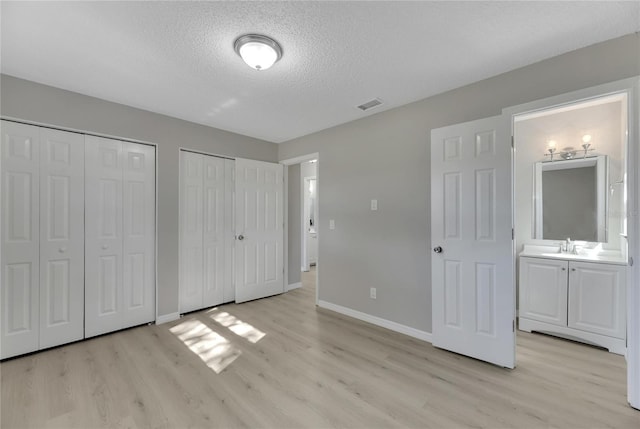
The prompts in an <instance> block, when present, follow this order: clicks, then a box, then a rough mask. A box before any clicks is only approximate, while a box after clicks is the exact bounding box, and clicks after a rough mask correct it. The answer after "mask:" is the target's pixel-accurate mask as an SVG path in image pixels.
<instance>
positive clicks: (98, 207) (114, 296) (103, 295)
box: [85, 136, 123, 338]
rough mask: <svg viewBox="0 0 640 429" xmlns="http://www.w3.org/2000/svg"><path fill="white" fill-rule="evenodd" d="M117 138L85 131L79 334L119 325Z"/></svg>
mask: <svg viewBox="0 0 640 429" xmlns="http://www.w3.org/2000/svg"><path fill="white" fill-rule="evenodd" d="M122 153H123V152H122V142H121V141H118V140H112V139H106V138H102V137H94V136H86V147H85V173H86V176H85V202H86V208H85V210H86V216H85V222H86V225H85V337H87V338H88V337H92V336H95V335H100V334H104V333H106V332H111V331H115V330H118V329H121V327H122V325H123V323H122V303H123V297H122V282H123V267H122V259H123V258H122V254H123V240H122V167H123V165H122V164H123V156H122Z"/></svg>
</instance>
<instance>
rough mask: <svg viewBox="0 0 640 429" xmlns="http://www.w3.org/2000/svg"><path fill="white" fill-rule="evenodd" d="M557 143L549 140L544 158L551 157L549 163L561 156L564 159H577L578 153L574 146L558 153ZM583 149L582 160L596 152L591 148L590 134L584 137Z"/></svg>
mask: <svg viewBox="0 0 640 429" xmlns="http://www.w3.org/2000/svg"><path fill="white" fill-rule="evenodd" d="M556 144H557V143H556V141H555V140H549V141H547V152H548V153H545V154H544V156H548V157H549V161H550V162H553V160H554V159H553V157H554V156H556V155H557V156H559V157H560V158H562V159H565V160H567V159H574V158H575V157H576V153H577V152H578V151H577V150H576V149H575V148H574V147H573V146H567V147H564V148H562V150H561V151H560V152H558V151H557V149H556ZM582 149H583V150H584V154H583V155H582V158H587V156H588V153H589V152H591V151H592V150H594V149H593V148H592V147H591V135H590V134H585V135H583V136H582Z"/></svg>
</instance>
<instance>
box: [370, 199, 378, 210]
mask: <svg viewBox="0 0 640 429" xmlns="http://www.w3.org/2000/svg"><path fill="white" fill-rule="evenodd" d="M371 210H372V211H376V210H378V200H371Z"/></svg>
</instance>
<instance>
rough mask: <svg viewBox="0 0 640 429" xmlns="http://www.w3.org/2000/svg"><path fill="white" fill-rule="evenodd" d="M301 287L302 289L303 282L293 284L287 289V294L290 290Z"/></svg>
mask: <svg viewBox="0 0 640 429" xmlns="http://www.w3.org/2000/svg"><path fill="white" fill-rule="evenodd" d="M299 287H302V282H298V283H291V284H290V285H288V286H287V287H286V288H285V292H289V291H290V290H293V289H298V288H299Z"/></svg>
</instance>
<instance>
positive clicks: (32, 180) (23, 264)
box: [0, 121, 40, 359]
mask: <svg viewBox="0 0 640 429" xmlns="http://www.w3.org/2000/svg"><path fill="white" fill-rule="evenodd" d="M1 126H2V147H1V156H2V160H1V171H2V203H1V205H2V219H1V220H2V248H1V249H0V256H1V259H0V264H1V269H0V271H1V272H2V278H1V279H0V281H1V283H2V288H1V294H2V296H1V302H2V308H1V313H2V314H1V317H2V322H1V328H2V332H1V335H0V358H2V359H4V358H8V357H11V356H16V355H19V354H23V353H28V352H32V351H35V350H37V349H38V337H39V287H40V286H39V259H40V252H39V239H40V232H39V211H40V208H39V157H40V151H39V129H38V127H34V126H30V125H23V124H17V123H14V122H8V121H2V122H1Z"/></svg>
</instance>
